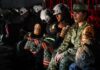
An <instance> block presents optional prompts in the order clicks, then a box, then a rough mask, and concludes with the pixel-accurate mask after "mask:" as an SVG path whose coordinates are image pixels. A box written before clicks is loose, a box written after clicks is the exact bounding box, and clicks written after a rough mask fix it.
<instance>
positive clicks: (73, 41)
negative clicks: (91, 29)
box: [48, 22, 88, 70]
mask: <svg viewBox="0 0 100 70" xmlns="http://www.w3.org/2000/svg"><path fill="white" fill-rule="evenodd" d="M87 26H88V24H87V23H86V22H84V24H83V25H82V26H81V27H79V28H77V24H75V25H74V26H73V27H72V28H71V29H70V30H69V31H68V33H67V34H66V36H65V39H64V41H63V43H62V44H61V46H60V47H59V48H58V50H57V53H62V54H63V58H62V59H61V60H60V61H59V69H60V70H67V69H66V68H68V67H67V66H68V65H69V64H70V63H71V62H73V61H74V60H75V54H76V51H77V49H78V48H79V47H81V42H80V37H81V34H82V31H83V30H84V28H85V27H87ZM57 65H58V64H56V63H55V61H54V59H53V58H52V60H51V62H50V64H49V68H48V70H56V67H57Z"/></svg>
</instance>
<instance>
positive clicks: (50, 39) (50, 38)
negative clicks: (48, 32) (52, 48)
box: [44, 37, 55, 41]
mask: <svg viewBox="0 0 100 70" xmlns="http://www.w3.org/2000/svg"><path fill="white" fill-rule="evenodd" d="M47 39H49V40H52V41H55V39H53V38H51V37H47V38H46V39H44V40H47Z"/></svg>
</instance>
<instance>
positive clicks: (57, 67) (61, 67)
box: [48, 53, 75, 70]
mask: <svg viewBox="0 0 100 70" xmlns="http://www.w3.org/2000/svg"><path fill="white" fill-rule="evenodd" d="M54 57H55V56H53V57H52V59H51V61H50V63H49V66H48V70H68V68H69V65H70V64H71V63H73V62H74V58H75V55H72V54H70V53H67V54H66V55H64V56H63V58H62V59H61V60H59V62H58V63H56V62H55V60H54Z"/></svg>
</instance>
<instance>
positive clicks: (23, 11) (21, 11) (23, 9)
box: [20, 7, 28, 15]
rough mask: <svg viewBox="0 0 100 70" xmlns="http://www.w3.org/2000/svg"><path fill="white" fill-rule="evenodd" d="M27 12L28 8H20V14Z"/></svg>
mask: <svg viewBox="0 0 100 70" xmlns="http://www.w3.org/2000/svg"><path fill="white" fill-rule="evenodd" d="M26 12H28V10H27V9H26V8H24V7H22V8H21V9H20V15H23V14H25V13H26Z"/></svg>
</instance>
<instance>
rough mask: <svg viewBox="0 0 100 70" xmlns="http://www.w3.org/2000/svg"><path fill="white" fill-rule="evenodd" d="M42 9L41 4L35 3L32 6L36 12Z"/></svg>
mask: <svg viewBox="0 0 100 70" xmlns="http://www.w3.org/2000/svg"><path fill="white" fill-rule="evenodd" d="M42 9H43V7H42V6H41V5H35V6H33V10H34V11H35V12H36V13H38V12H39V11H41V10H42Z"/></svg>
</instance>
